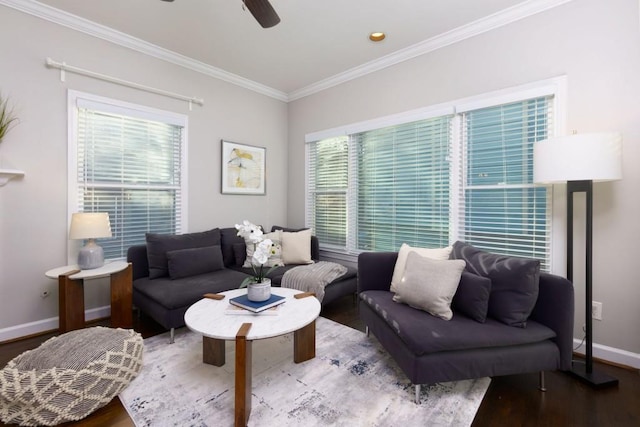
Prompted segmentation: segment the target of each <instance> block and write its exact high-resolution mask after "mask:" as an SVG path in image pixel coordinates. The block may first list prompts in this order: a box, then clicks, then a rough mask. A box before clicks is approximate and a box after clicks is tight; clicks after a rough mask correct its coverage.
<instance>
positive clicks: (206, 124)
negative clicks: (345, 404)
mask: <svg viewBox="0 0 640 427" xmlns="http://www.w3.org/2000/svg"><path fill="white" fill-rule="evenodd" d="M45 3H47V4H51V5H54V6H55V4H56V2H53V1H51V2H45ZM57 3H59V4H63V3H64V2H57ZM176 3H177V2H176ZM527 3H529V4H535V3H546V4H549V5H550V6H549V8H548V9H546V10H542V11H540V12H539V13H535V14H531V15H530V16H526V17H523V18H521V19H515V20H513V21H511V22H506V23H503V24H501V25H495V26H494V27H492V28H491V29H487V30H485V31H482V32H478V33H477V34H473V36H470V37H460V39H459V40H455V42H453V41H452V42H447V43H445V42H442V41H440V44H439V45H437V47H435V48H431V49H426V48H425V50H424V51H423V52H422V53H421V54H420V55H417V56H415V57H413V58H410V59H406V60H403V61H401V62H396V63H392V64H389V65H388V66H385V67H382V66H381V67H379V69H377V70H376V71H374V72H365V71H363V70H361V71H360V72H359V74H358V75H357V77H354V78H350V79H346V78H343V79H337V78H336V79H334V80H327V82H325V83H326V84H325V85H324V86H322V87H321V85H317V86H311V85H310V86H309V87H307V88H306V89H307V90H306V92H303V91H297V92H294V91H293V90H291V91H289V92H284V91H280V90H274V89H272V88H269V87H268V86H266V85H259V84H251V82H250V81H247V80H241V79H237V80H234V81H229V79H227V80H224V79H223V78H222V77H220V76H212V75H210V74H207V73H203V72H198V71H196V70H194V67H191V68H189V67H185V66H181V65H179V64H178V63H176V62H177V61H173V62H172V61H168V60H164V59H162V58H163V56H162V54H164V53H163V52H160V53H158V54H157V55H156V56H152V55H151V54H143V53H141V51H140V48H137V49H132V48H129V47H127V46H126V43H125V42H123V43H122V44H117V43H115V42H113V41H110V40H109V39H108V37H106V36H104V37H102V38H101V36H100V35H99V32H98V31H97V30H95V29H94V32H92V30H91V29H90V28H89V29H86V30H85V31H80V30H78V29H77V28H79V27H81V26H82V25H80V24H78V27H76V28H75V29H74V28H69V27H68V26H65V25H61V24H60V23H56V22H52V21H50V20H47V19H42V18H41V17H40V16H38V14H44V12H43V11H42V9H41V8H39V7H38V4H36V2H31V1H17V0H0V34H2V36H4V38H5V43H3V45H2V47H1V48H0V52H1V53H2V59H3V66H2V67H0V92H1V93H2V95H3V96H8V97H9V99H10V102H11V103H12V105H13V106H14V111H15V113H16V115H17V116H18V117H19V123H18V125H17V126H15V127H14V128H13V129H12V130H11V132H10V133H9V134H7V136H6V137H5V139H4V140H3V141H2V143H1V144H0V168H3V169H18V170H22V171H24V176H23V177H19V178H15V179H12V180H10V181H9V182H8V183H7V184H6V185H4V186H2V187H0V207H1V209H2V210H1V214H0V218H1V221H0V236H2V239H1V241H0V254H2V256H0V284H1V285H0V286H1V287H2V295H3V297H2V299H1V301H0V342H1V341H7V340H12V339H16V338H19V337H24V336H29V335H32V334H37V333H40V332H43V331H47V330H52V329H55V328H56V327H57V316H58V296H57V283H56V282H55V281H53V280H51V279H48V278H47V277H45V275H44V273H45V272H46V271H48V270H50V269H51V268H54V267H57V266H62V265H67V264H70V263H71V262H70V260H72V259H73V255H72V253H73V252H74V251H75V250H77V246H74V245H75V242H73V241H70V240H69V239H68V227H69V200H68V193H69V190H68V179H69V171H68V114H67V102H68V94H67V92H68V90H70V89H71V90H75V91H80V92H83V93H90V94H95V95H100V96H104V97H108V98H112V99H118V100H122V101H126V102H130V103H134V104H139V105H145V106H150V107H153V108H157V109H161V110H166V111H173V112H177V113H179V114H184V115H186V116H188V127H189V129H188V141H189V145H188V202H187V212H186V221H185V223H184V224H183V226H184V230H185V231H201V230H207V229H210V228H211V227H213V226H233V224H236V223H238V222H240V221H241V220H243V219H250V220H251V221H252V222H254V223H257V224H263V225H265V226H267V227H271V225H287V226H290V227H303V226H305V218H306V217H305V215H306V213H305V199H306V186H305V179H306V171H305V164H306V162H305V155H306V154H305V139H306V136H307V135H309V134H312V133H315V132H321V131H324V130H328V129H335V128H339V127H340V126H346V125H349V124H353V123H360V122H364V121H368V120H373V119H378V118H382V117H388V116H392V115H395V114H401V113H406V112H410V111H414V110H418V109H422V108H426V107H431V106H436V105H440V104H443V103H452V102H455V101H459V100H468V99H472V98H473V97H476V96H479V95H483V94H489V93H495V92H498V91H503V90H505V89H509V88H515V87H523V86H526V85H530V84H533V83H536V82H542V81H547V80H549V79H554V78H559V77H560V78H563V79H565V81H566V93H565V100H566V102H565V104H564V107H563V108H564V113H565V115H566V117H565V118H564V120H565V123H564V125H563V128H562V129H559V130H558V133H559V134H570V133H572V132H573V131H574V130H576V131H577V132H578V133H587V132H601V131H618V132H620V133H621V134H622V135H623V179H622V180H620V181H615V182H607V183H597V184H595V185H594V235H593V242H594V243H593V250H594V257H593V284H594V297H593V299H594V300H596V301H599V302H601V303H602V320H601V321H595V322H594V331H593V335H594V355H595V356H596V357H597V358H599V359H603V360H606V361H608V362H611V363H614V364H620V365H625V366H629V367H632V368H634V369H639V368H640V335H638V334H637V331H636V329H637V326H638V325H640V306H639V302H640V289H639V288H638V287H637V286H635V285H636V282H637V281H636V280H635V277H634V273H633V271H634V269H633V261H632V260H631V257H630V254H632V253H633V252H632V250H631V248H632V246H633V245H634V243H635V238H637V237H638V236H640V229H639V226H638V224H637V221H635V215H634V212H637V211H638V210H639V208H640V206H639V205H640V200H639V199H638V197H636V196H635V190H636V188H635V185H637V184H638V183H639V182H640V177H639V172H638V170H637V168H635V167H634V163H633V159H638V158H640V157H639V153H638V148H637V147H638V145H637V144H636V141H637V140H638V138H639V137H640V123H639V122H638V120H637V99H638V98H639V96H640V81H639V80H638V78H637V76H638V75H639V74H640V11H639V7H640V5H639V2H638V1H636V0H612V1H607V2H603V1H600V0H573V1H555V2H553V1H547V2H535V1H531V2H527ZM274 4H275V1H274ZM171 5H172V4H170V3H169V4H167V6H171ZM276 6H277V4H276ZM25 10H26V12H25ZM407 14H408V16H411V11H407ZM82 24H83V25H86V23H82ZM125 40H126V38H125ZM438 40H442V39H438ZM157 52H158V51H156V53H157ZM46 58H52V59H53V60H55V61H60V62H62V61H64V62H66V63H68V64H72V65H75V66H78V67H82V68H86V69H88V70H93V71H96V72H100V73H102V74H105V75H111V76H117V77H119V78H121V79H125V80H128V81H132V82H140V83H144V84H145V85H148V86H152V87H158V88H162V89H164V90H167V91H171V92H175V93H183V94H188V95H189V96H195V97H197V98H202V99H204V100H205V103H204V105H203V106H199V105H195V104H194V105H193V106H192V108H191V109H190V108H189V105H188V103H185V102H183V101H178V100H175V99H171V98H167V97H164V96H159V95H155V94H150V93H147V92H144V91H140V90H136V89H132V88H129V87H125V86H122V85H118V84H113V83H109V82H105V81H101V80H98V79H94V78H91V77H87V76H81V75H77V74H72V73H69V72H67V73H66V76H64V81H61V73H60V71H59V70H56V69H51V68H48V67H46V66H45V59H46ZM326 60H330V58H327V59H326ZM231 80H232V79H231ZM254 83H255V82H254ZM295 89H301V88H295ZM306 93H308V94H306ZM223 139H228V140H231V141H235V142H239V143H245V144H250V145H256V146H261V147H265V148H266V151H267V155H266V158H267V167H266V170H267V183H268V184H267V191H266V194H265V195H261V196H240V195H227V194H221V192H220V188H221V183H220V180H221V171H220V164H221V149H220V141H221V140H223ZM567 161H570V159H567ZM555 187H556V188H555V189H554V198H553V224H552V228H553V232H554V238H555V237H556V236H557V239H556V240H554V241H553V248H552V251H553V262H552V271H553V272H554V273H557V274H560V275H563V274H564V273H565V259H564V254H563V253H564V250H565V248H566V242H565V240H564V227H565V225H564V221H565V213H566V212H565V209H564V204H565V196H564V193H565V192H564V187H563V186H555ZM38 218H40V219H38ZM576 228H577V229H578V230H581V229H582V227H581V226H580V223H579V222H578V225H577V226H576ZM625 242H627V243H625ZM582 250H584V243H583V242H581V241H579V242H578V243H577V245H576V253H580V252H579V251H582ZM624 254H628V255H624ZM324 255H325V256H327V257H331V256H333V257H335V256H336V255H334V254H331V253H328V252H325V254H324ZM581 270H582V269H581V266H580V265H577V266H576V272H580V271H581ZM583 283H584V278H583V277H582V275H581V274H579V273H578V274H577V276H576V283H575V285H576V286H575V292H576V293H575V301H576V310H575V322H574V323H575V329H574V331H575V332H574V338H575V343H576V346H577V345H578V344H579V343H580V341H581V340H582V337H583V332H582V325H583V324H584V319H585V313H584V307H583V303H582V302H583V301H584V300H585V294H584V285H583ZM108 306H109V289H108V286H107V285H106V284H105V285H104V286H95V287H91V288H90V289H89V288H88V289H87V290H86V300H85V307H86V309H87V318H88V319H95V318H100V317H104V315H105V310H108ZM579 351H580V350H579Z"/></svg>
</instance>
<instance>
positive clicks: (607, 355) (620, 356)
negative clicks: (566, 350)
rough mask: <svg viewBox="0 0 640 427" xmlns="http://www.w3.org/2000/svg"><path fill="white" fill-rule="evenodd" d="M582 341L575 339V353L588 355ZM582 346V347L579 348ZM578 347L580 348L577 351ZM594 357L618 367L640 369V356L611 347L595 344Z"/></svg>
mask: <svg viewBox="0 0 640 427" xmlns="http://www.w3.org/2000/svg"><path fill="white" fill-rule="evenodd" d="M581 343H582V340H579V339H577V338H574V339H573V348H574V350H573V351H574V352H576V353H579V354H585V353H586V347H585V344H584V343H582V345H580V344H581ZM578 346H580V347H578ZM576 347H578V348H577V349H576ZM593 357H595V358H597V359H601V360H606V361H607V362H612V363H616V364H618V365H624V366H629V367H631V368H635V369H640V354H638V353H632V352H630V351H626V350H620V349H619V348H615V347H609V346H606V345H602V344H595V343H594V344H593Z"/></svg>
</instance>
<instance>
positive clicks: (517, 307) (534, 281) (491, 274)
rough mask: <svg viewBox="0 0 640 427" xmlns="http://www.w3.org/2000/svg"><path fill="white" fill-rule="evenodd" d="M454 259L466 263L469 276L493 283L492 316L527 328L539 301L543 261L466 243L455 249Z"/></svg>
mask: <svg viewBox="0 0 640 427" xmlns="http://www.w3.org/2000/svg"><path fill="white" fill-rule="evenodd" d="M451 258H452V259H463V260H465V261H466V262H467V266H466V267H465V269H466V270H467V271H468V272H470V273H473V274H477V275H479V276H484V277H488V278H489V279H491V296H490V297H489V316H491V317H493V318H495V319H497V320H499V321H501V322H503V323H506V324H507V325H510V326H517V327H521V328H524V327H525V326H526V324H527V319H528V318H529V315H530V314H531V311H532V310H533V307H534V305H535V303H536V300H537V299H538V282H539V280H540V261H538V260H533V259H526V258H517V257H509V256H506V255H499V254H494V253H490V252H485V251H483V250H481V249H478V248H476V247H473V246H471V245H468V244H466V243H463V242H456V243H455V244H454V245H453V250H452V251H451Z"/></svg>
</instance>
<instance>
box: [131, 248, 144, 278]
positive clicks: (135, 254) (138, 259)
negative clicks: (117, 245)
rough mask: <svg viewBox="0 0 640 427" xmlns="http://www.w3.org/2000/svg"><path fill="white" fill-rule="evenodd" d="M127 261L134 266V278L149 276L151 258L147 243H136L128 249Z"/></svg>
mask: <svg viewBox="0 0 640 427" xmlns="http://www.w3.org/2000/svg"><path fill="white" fill-rule="evenodd" d="M127 262H130V263H131V265H132V268H133V280H136V279H139V278H141V277H147V276H149V260H148V259H147V245H134V246H131V247H129V249H127Z"/></svg>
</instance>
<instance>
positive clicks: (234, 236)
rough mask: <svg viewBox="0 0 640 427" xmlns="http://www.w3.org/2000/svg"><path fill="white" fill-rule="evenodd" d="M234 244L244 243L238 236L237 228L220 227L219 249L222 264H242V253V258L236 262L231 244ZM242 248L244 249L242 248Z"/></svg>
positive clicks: (226, 265) (227, 265)
mask: <svg viewBox="0 0 640 427" xmlns="http://www.w3.org/2000/svg"><path fill="white" fill-rule="evenodd" d="M236 244H241V245H244V239H243V238H242V237H240V236H238V230H236V228H235V227H226V228H221V229H220V249H221V250H222V259H223V260H224V266H225V267H229V266H231V265H236V264H239V265H242V263H243V262H244V255H243V257H242V260H241V261H239V262H238V260H237V259H236V257H235V251H234V249H233V246H234V245H236ZM243 250H245V249H244V248H243Z"/></svg>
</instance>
